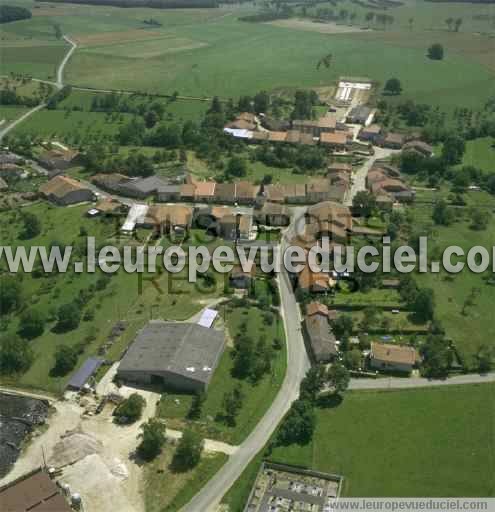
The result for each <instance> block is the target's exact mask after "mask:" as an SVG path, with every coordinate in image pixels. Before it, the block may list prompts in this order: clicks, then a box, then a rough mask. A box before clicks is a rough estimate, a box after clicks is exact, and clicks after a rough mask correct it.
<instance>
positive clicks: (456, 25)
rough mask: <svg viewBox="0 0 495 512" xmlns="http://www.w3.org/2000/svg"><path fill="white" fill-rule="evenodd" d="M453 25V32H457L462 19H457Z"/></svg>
mask: <svg viewBox="0 0 495 512" xmlns="http://www.w3.org/2000/svg"><path fill="white" fill-rule="evenodd" d="M454 25H455V31H456V32H459V29H460V28H461V25H462V18H457V19H456V20H455V22H454Z"/></svg>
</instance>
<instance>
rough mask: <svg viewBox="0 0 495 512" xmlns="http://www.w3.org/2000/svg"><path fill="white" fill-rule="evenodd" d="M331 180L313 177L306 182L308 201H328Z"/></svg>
mask: <svg viewBox="0 0 495 512" xmlns="http://www.w3.org/2000/svg"><path fill="white" fill-rule="evenodd" d="M330 189H331V185H330V181H329V180H328V179H325V178H312V179H310V180H309V182H308V183H307V184H306V202H308V203H321V202H322V201H327V200H328V198H329V195H330Z"/></svg>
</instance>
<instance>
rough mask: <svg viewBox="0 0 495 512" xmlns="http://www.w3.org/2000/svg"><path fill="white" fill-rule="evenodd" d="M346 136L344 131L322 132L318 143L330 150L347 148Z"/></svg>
mask: <svg viewBox="0 0 495 512" xmlns="http://www.w3.org/2000/svg"><path fill="white" fill-rule="evenodd" d="M347 142H348V137H347V134H346V133H344V132H335V133H322V134H321V135H320V144H321V145H323V146H325V147H327V148H329V149H331V150H332V151H344V150H345V149H346V148H347Z"/></svg>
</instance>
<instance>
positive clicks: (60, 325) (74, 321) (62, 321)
mask: <svg viewBox="0 0 495 512" xmlns="http://www.w3.org/2000/svg"><path fill="white" fill-rule="evenodd" d="M80 321H81V308H80V307H79V306H78V305H77V304H75V303H70V304H63V305H62V306H60V308H59V309H58V311H57V325H56V326H55V330H56V331H58V332H66V331H72V330H73V329H76V328H77V327H78V326H79V323H80Z"/></svg>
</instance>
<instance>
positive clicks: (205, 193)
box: [194, 181, 216, 203]
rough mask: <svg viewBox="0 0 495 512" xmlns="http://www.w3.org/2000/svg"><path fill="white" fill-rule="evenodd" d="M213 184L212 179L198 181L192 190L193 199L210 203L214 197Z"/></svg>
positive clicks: (214, 184)
mask: <svg viewBox="0 0 495 512" xmlns="http://www.w3.org/2000/svg"><path fill="white" fill-rule="evenodd" d="M215 186H216V183H215V182H214V181H199V182H198V183H197V184H196V189H195V191H194V199H195V200H196V201H198V202H202V203H211V202H212V201H213V199H214V198H215Z"/></svg>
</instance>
